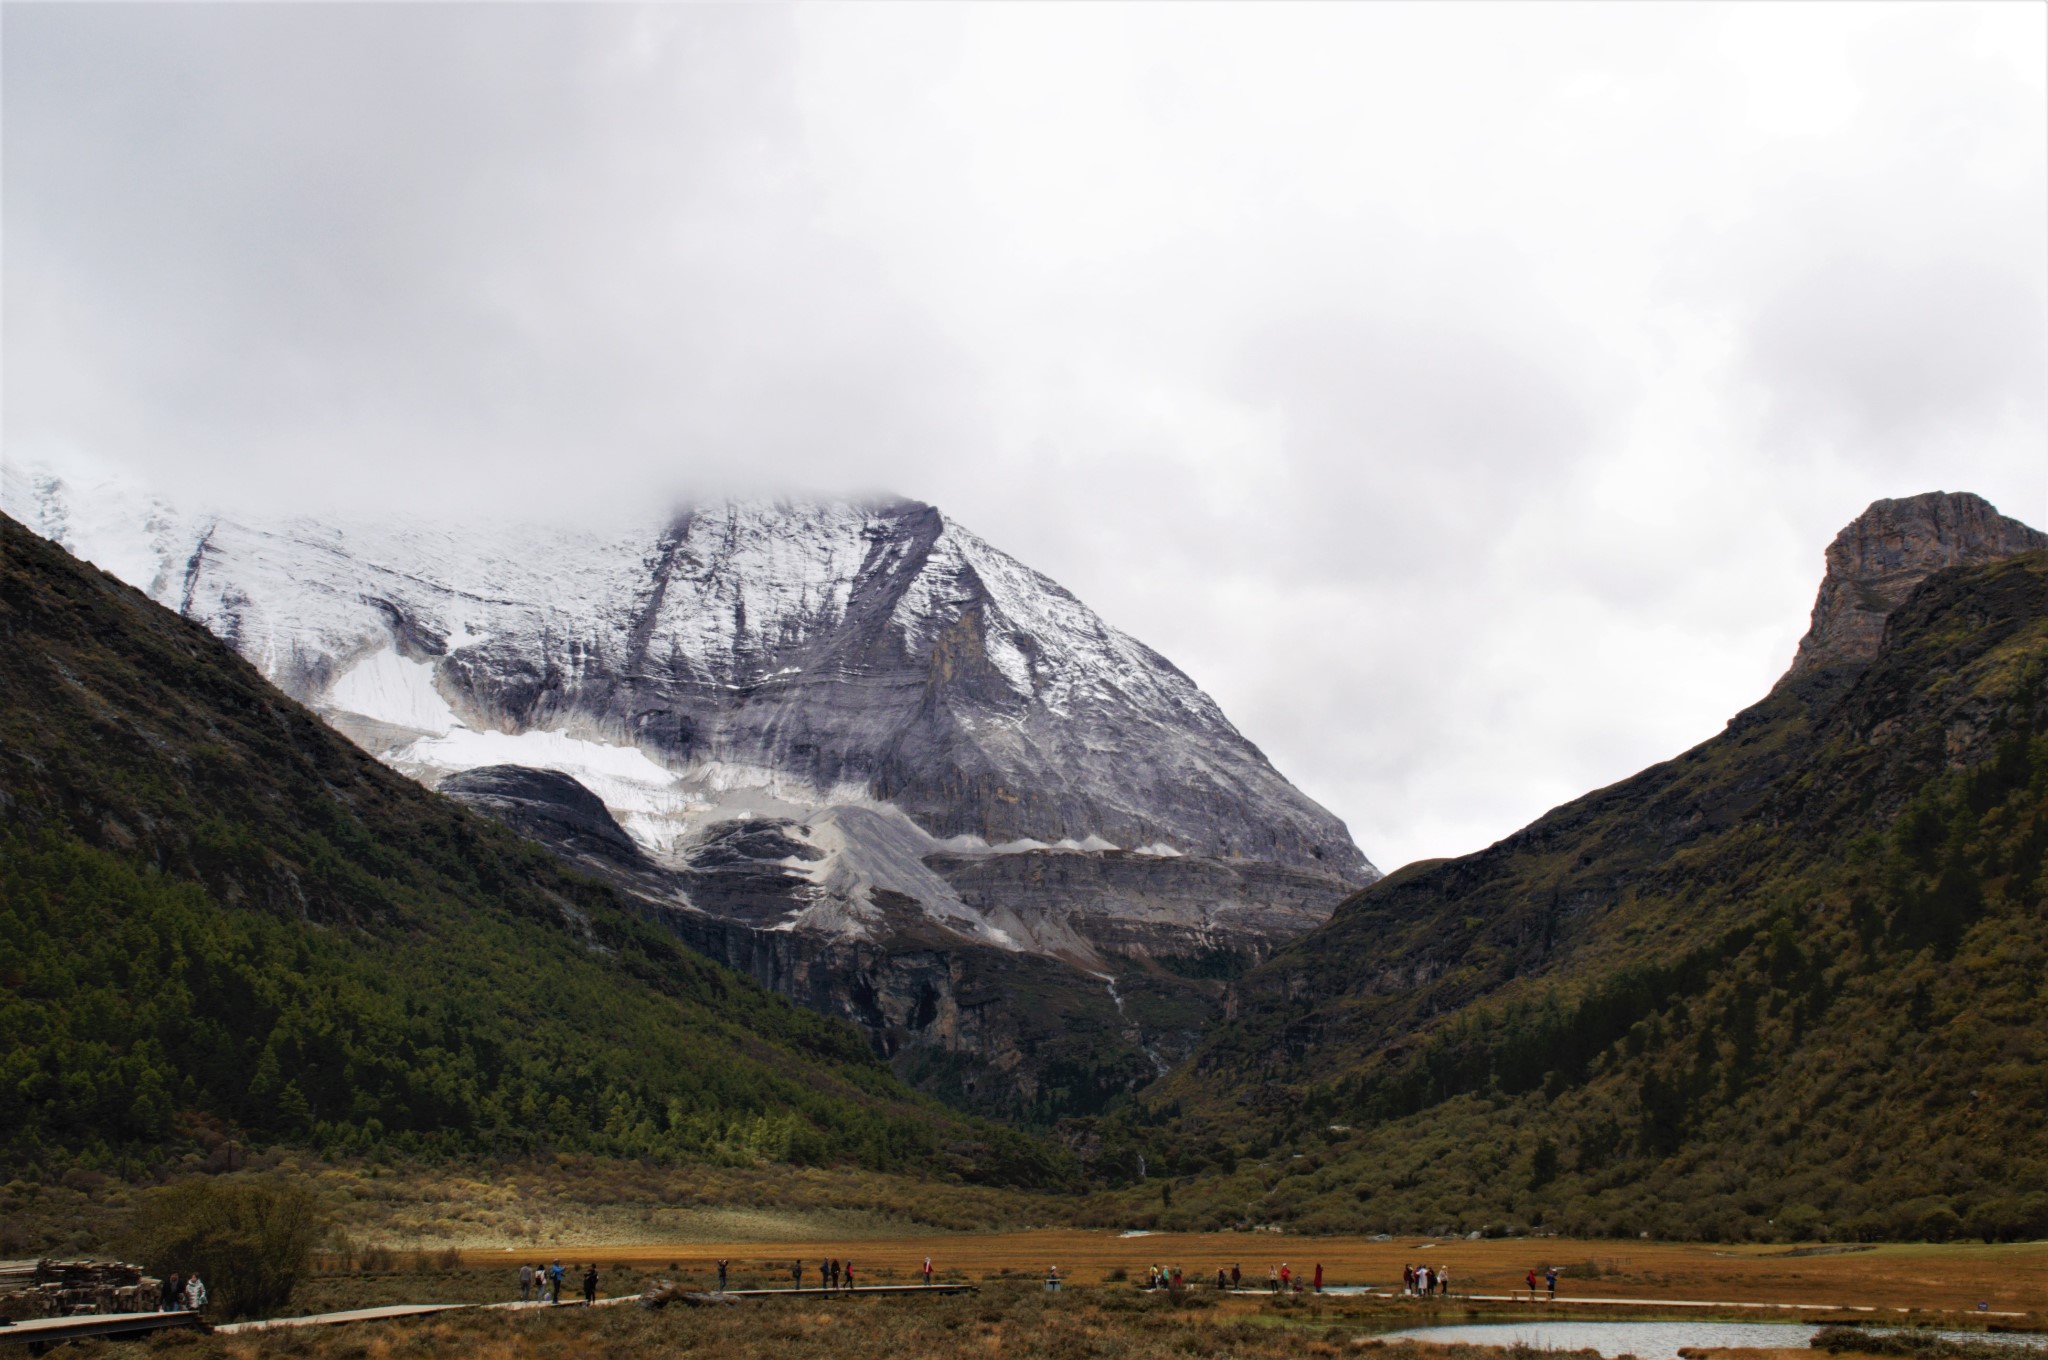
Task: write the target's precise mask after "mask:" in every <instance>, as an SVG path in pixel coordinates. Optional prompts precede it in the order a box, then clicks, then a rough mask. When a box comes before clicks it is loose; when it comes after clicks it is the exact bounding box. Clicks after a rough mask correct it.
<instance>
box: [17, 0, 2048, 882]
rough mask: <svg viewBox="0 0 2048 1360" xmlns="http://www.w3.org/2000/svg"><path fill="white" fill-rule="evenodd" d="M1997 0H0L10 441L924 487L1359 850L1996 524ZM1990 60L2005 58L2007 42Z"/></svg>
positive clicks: (1526, 812)
mask: <svg viewBox="0 0 2048 1360" xmlns="http://www.w3.org/2000/svg"><path fill="white" fill-rule="evenodd" d="M2044 22H2048V21H2044V16H2043V14H2042V12H2041V11H2040V10H2039V9H2038V7H2021V6H2006V5H1968V4H1951V5H1943V6H1924V7H1923V6H1896V5H1858V4H1842V5H1832V6H1675V5H1666V6H1633V7H1623V6H1592V7H1582V6H1557V7H1549V6H1537V5H1528V6H1472V5H1467V6H1441V7H1430V6H1323V5H1271V6H1257V7H1251V6H1240V7H1232V6H1182V7H1166V6H1096V7H1082V6H944V7H941V6H858V5H829V6H815V7H798V8H794V9H791V8H782V7H773V6H730V7H728V6H717V7H713V6H651V7H634V6H623V5H619V6H610V5H607V6H569V5H563V6H510V7H507V6H439V5H436V6H424V5H423V6H409V5H383V6H355V5H338V4H337V5H302V6H200V5H180V4H168V5H133V6H129V5H105V6H10V7H7V8H5V9H4V10H0V25H4V29H5V33H4V37H5V42H4V53H0V56H4V62H5V70H4V76H5V84H4V109H0V113H4V138H5V144H4V152H5V158H4V175H5V190H6V192H5V203H4V212H5V221H4V228H5V234H6V247H7V248H6V253H5V257H4V270H5V277H4V284H5V318H4V319H5V324H6V339H7V342H8V346H7V361H8V362H7V367H6V374H5V386H6V390H5V396H6V405H5V416H4V419H5V444H6V448H7V450H8V451H9V454H10V456H14V455H15V454H17V453H20V454H26V453H32V452H34V451H36V450H37V449H55V448H73V449H86V450H89V451H91V452H93V453H95V454H97V455H99V456H102V457H104V458H108V459H112V460H115V461H118V462H125V463H127V464H129V465H130V466H132V467H134V468H135V469H136V470H138V471H140V472H143V473H144V474H146V475H149V476H152V477H155V478H157V479H158V480H162V481H167V482H170V483H172V484H173V485H174V486H176V487H177V488H179V489H181V490H183V491H185V492H187V493H189V494H190V495H192V496H194V497H199V498H208V499H216V500H228V501H230V502H235V501H239V502H242V503H247V504H251V505H253V506H254V507H256V508H260V509H277V508H301V509H303V508H310V509H316V510H317V509H318V508H320V507H322V506H325V505H332V504H339V503H349V504H352V505H354V506H355V507H356V508H363V507H376V506H379V505H390V504H406V505H409V506H411V507H413V508H417V509H421V510H425V511H429V512H437V511H440V512H457V511H468V510H479V511H488V512H491V513H507V514H512V513H516V514H521V515H527V516H545V517H560V516H581V515H591V514H596V513H599V512H600V511H615V510H616V509H617V508H618V507H621V506H626V507H640V506H644V505H646V504H649V503H651V502H658V501H659V500H661V499H662V498H663V497H668V496H673V495H677V494H689V493H697V494H702V493H704V492H715V491H719V490H724V489H731V488H759V487H762V486H790V487H800V488H807V489H812V490H817V491H825V492H838V491H847V492H869V491H874V490H879V489H888V490H893V491H896V492H899V493H901V494H906V495H911V496H916V497H920V498H922V499H926V500H931V501H934V502H936V503H938V504H940V505H941V506H943V507H944V508H945V509H946V510H947V511H948V512H949V513H951V514H953V515H954V516H956V517H957V518H958V519H960V520H961V521H962V522H963V523H965V524H967V525H968V526H969V527H971V528H973V529H974V530H976V531H977V532H979V533H981V534H983V535H985V536H986V537H988V538H989V539H991V540H992V541H993V542H995V543H997V544H999V545H1001V546H1002V547H1004V548H1006V549H1007V550H1009V551H1011V552H1013V553H1015V554H1016V555H1018V556H1019V557H1021V558H1023V559H1024V560H1026V561H1028V562H1030V563H1032V564H1033V565H1034V566H1036V567H1038V568H1040V569H1041V570H1044V571H1046V572H1048V573H1049V574H1051V575H1052V576H1054V577H1055V578H1057V579H1059V580H1061V581H1062V582H1063V583H1064V584H1066V585H1067V586H1069V587H1070V588H1072V589H1073V590H1075V591H1076V592H1077V593H1078V594H1080V595H1081V596H1082V597H1083V598H1085V599H1087V600H1089V601H1090V602H1091V603H1092V604H1094V605H1095V606H1096V607H1097V608H1098V609H1100V610H1101V611H1102V612H1103V613H1104V614H1105V615H1106V616H1108V617H1109V618H1110V619H1111V620H1112V621H1114V622H1116V623H1117V624H1119V625H1121V626H1123V627H1125V628H1127V629H1129V630H1130V631H1132V632H1134V633H1136V634H1137V635H1138V636H1140V637H1142V638H1144V639H1145V640H1146V641H1147V642H1148V643H1150V644H1152V645H1154V646H1155V647H1157V648H1158V649H1159V650H1161V651H1162V652H1164V653H1165V654H1166V655H1168V656H1169V657H1171V658H1173V659H1174V660H1175V661H1176V662H1177V663H1178V664H1180V665H1182V666H1183V667H1184V668H1185V669H1186V670H1188V671H1189V673H1190V674H1192V675H1193V676H1194V677H1195V678H1196V679H1197V680H1198V681H1200V682H1201V683H1203V684H1204V685H1205V686H1206V687H1208V688H1209V689H1210V690H1211V692H1212V693H1213V694H1215V695H1216V697H1217V698H1218V700H1219V701H1220V702H1221V703H1222V705H1223V707H1224V709H1225V711H1226V712H1227V713H1229V714H1230V715H1231V717H1232V718H1233V720H1234V721H1236V722H1237V723H1238V725H1239V726H1240V727H1241V728H1242V729H1243V730H1244V731H1245V732H1246V733H1247V735H1249V736H1251V737H1252V738H1253V739H1254V740H1255V741H1258V742H1259V743H1261V745H1263V746H1264V747H1265V748H1266V749H1267V751H1268V753H1269V754H1270V755H1271V756H1272V757H1273V758H1274V760H1275V763H1276V764H1277V765H1278V766H1279V767H1280V768H1281V769H1282V770H1283V771H1284V772H1285V773H1287V774H1288V775H1289V776H1290V777H1291V778H1293V779H1295V780H1296V782H1297V783H1299V784H1300V785H1301V786H1302V787H1303V788H1304V789H1305V790H1306V791H1308V792H1309V793H1310V794H1311V795H1312V796H1315V797H1317V798H1319V799H1321V800H1322V801H1324V802H1325V803H1326V804H1328V805H1329V806H1331V807H1332V808H1333V809H1334V810H1336V811H1337V812H1338V813H1339V814H1340V815H1342V816H1344V817H1346V818H1347V820H1348V821H1349V822H1350V823H1351V825H1352V827H1353V829H1354V831H1355V833H1356V834H1357V837H1358V839H1359V841H1360V843H1361V845H1362V846H1363V847H1364V848H1365V849H1366V850H1367V852H1368V853H1370V854H1372V855H1373V856H1374V857H1375V858H1376V859H1378V860H1379V861H1380V862H1382V863H1383V864H1386V865H1389V866H1391V865H1393V864H1397V863H1400V862H1401V861H1403V860H1405V859H1407V858H1410V857H1413V856H1419V855H1424V854H1444V853H1457V852H1462V851H1465V850H1470V849H1473V848H1476V847H1477V846H1479V845H1483V844H1485V843H1487V842H1488V841H1491V840H1493V839H1495V838H1497V837H1498V836H1501V835H1504V834H1506V833H1507V832H1509V831H1511V830H1513V829H1514V828H1515V827H1516V826H1518V825H1520V824H1521V823H1523V822H1526V821H1527V820H1529V819H1530V818H1531V817H1533V816H1535V815H1537V814H1538V813H1540V812H1541V811H1543V810H1544V808H1546V807H1547V806H1549V805H1550V804H1552V803H1554V802H1556V801H1558V800H1559V799H1562V798H1564V797H1568V796H1571V795H1573V794H1575V793H1578V792H1581V791H1583V790H1585V789H1587V788H1590V787H1593V786H1597V785H1601V784H1605V783H1608V782H1611V781H1612V780H1614V779H1616V778H1619V777H1621V776H1623V775H1626V774H1628V773H1629V772H1631V771H1632V770H1634V769H1636V768H1639V767H1640V766H1641V765H1643V764H1646V763H1648V762H1650V761H1652V760H1655V759H1659V758H1662V757H1665V756H1668V755H1671V754H1674V753H1675V752H1677V751H1678V750H1680V749H1682V748H1683V747H1685V746H1687V745H1689V744H1691V743H1692V742H1694V741H1697V740H1699V739H1701V738H1703V737H1705V736H1707V735H1710V734H1711V733H1712V732H1713V731H1715V730H1716V729H1717V728H1718V727H1719V725H1720V724H1721V722H1722V721H1723V720H1725V718H1726V717H1727V716H1729V715H1730V714H1731V713H1732V712H1733V711H1735V710H1736V709H1737V708H1739V707H1741V706H1742V705H1743V704H1745V703H1747V702H1749V701H1750V700H1752V699H1754V698H1755V697H1757V696H1759V695H1760V694H1761V693H1762V692H1763V691H1764V690H1765V689H1766V688H1768V686H1769V684H1770V682H1771V680H1772V679H1773V678H1774V677H1775V676H1776V674H1777V673H1778V672H1779V671H1780V670H1781V669H1782V668H1783V666H1784V665H1785V664H1786V663H1787V662H1788V661H1789V659H1790V656H1791V650H1792V645H1793V642H1794V640H1795V639H1796V638H1797V636H1798V635H1799V633H1800V632H1801V631H1802V630H1803V628H1804V627H1805V622H1806V610H1807V607H1808V606H1809V604H1810V602H1811V598H1812V592H1813V590H1814V587H1815V585H1816V583H1817V581H1818V576H1819V572H1820V567H1821V561H1820V553H1821V549H1822V548H1823V547H1824V545H1825V544H1826V542H1827V541H1828V539H1829V538H1830V537H1831V536H1832V535H1833V533H1834V532H1835V530H1836V529H1837V528H1839V527H1840V525H1841V524H1842V523H1844V522H1845V521H1846V520H1848V519H1849V518H1850V517H1851V516H1853V515H1854V514H1855V513H1856V512H1857V511H1859V510H1860V509H1861V508H1862V507H1863V505H1864V504H1866V503H1867V502H1868V501H1870V500H1871V499H1874V498H1876V497H1878V496H1888V495H1902V494H1911V493H1913V492H1917V491H1921V490H1926V489H1930V488H1933V487H1936V486H1941V487H1949V488H1959V487H1968V488H1970V489H1974V490H1977V491H1980V492H1981V493H1983V494H1985V495H1987V496H1989V497H1990V498H1991V499H1993V500H1994V501H1996V502H1998V503H2000V504H2001V506H2002V507H2003V508H2004V509H2006V510H2007V511H2008V512H2010V513H2015V514H2018V515H2020V516H2022V517H2023V518H2030V519H2032V520H2033V521H2034V522H2036V523H2040V522H2043V521H2044V520H2048V485H2044V482H2048V471H2044V468H2043V464H2042V460H2041V458H2040V449H2041V447H2042V444H2043V441H2044V439H2048V379H2044V376H2043V375H2044V372H2048V366H2044V364H2043V362H2042V360H2043V358H2044V357H2048V355H2044V349H2048V341H2044V338H2043V326H2042V317H2043V312H2044V297H2048V274H2044V262H2043V259H2042V256H2041V252H2040V250H2039V242H2040V240H2041V239H2042V238H2043V235H2044V233H2048V185H2044V179H2043V171H2042V166H2043V164H2044V163H2048V147H2044V144H2043V142H2044V136H2048V134H2044V132H2043V128H2044V126H2048V116H2044V114H2048V97H2044V93H2043V79H2042V73H2041V71H2040V70H2039V69H2038V67H2039V63H2038V59H2037V58H2038V53H2039V52H2040V51H2041V49H2042V44H2043V41H2044V36H2048V35H2044V31H2043V30H2044ZM2015 54H2018V55H2015Z"/></svg>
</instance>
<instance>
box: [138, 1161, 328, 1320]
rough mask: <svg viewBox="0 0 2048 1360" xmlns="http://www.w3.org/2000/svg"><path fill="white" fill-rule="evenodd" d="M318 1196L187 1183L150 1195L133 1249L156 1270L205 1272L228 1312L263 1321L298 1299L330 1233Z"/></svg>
mask: <svg viewBox="0 0 2048 1360" xmlns="http://www.w3.org/2000/svg"><path fill="white" fill-rule="evenodd" d="M324 1226H325V1225H324V1224H323V1222H322V1215H321V1212H320V1206H319V1203H318V1201H316V1200H315V1199H314V1198H313V1195H312V1193H311V1192H310V1191H308V1190H306V1189H304V1188H303V1187H301V1186H296V1185H292V1184H290V1183H288V1182H285V1181H282V1180H274V1179H237V1180H212V1179H198V1180H189V1181H184V1182H181V1183H179V1184H177V1185H173V1186H168V1187H166V1188H164V1189H161V1190H153V1191H151V1192H149V1193H148V1194H147V1195H145V1196H144V1197H143V1199H142V1203H141V1205H140V1206H139V1207H138V1208H137V1210H136V1214H135V1221H134V1226H133V1230H132V1236H133V1244H132V1245H133V1251H134V1254H135V1255H136V1256H137V1257H138V1258H139V1259H140V1260H141V1262H142V1264H143V1265H144V1266H146V1267H147V1268H148V1269H149V1270H150V1271H151V1272H153V1273H155V1274H158V1275H163V1274H167V1273H168V1272H170V1271H173V1270H175V1271H178V1272H179V1273H181V1274H191V1273H193V1272H195V1271H196V1272H197V1273H198V1275H199V1277H200V1278H201V1279H202V1280H204V1281H205V1282H206V1287H207V1289H208V1291H209V1292H210V1294H211V1296H212V1298H211V1302H212V1303H214V1304H215V1305H217V1306H218V1309H219V1311H220V1312H222V1313H224V1314H225V1315H227V1316H229V1317H260V1316H265V1315H267V1314H270V1313H273V1312H275V1311H277V1310H278V1309H280V1308H282V1307H284V1305H285V1304H286V1303H287V1302H288V1301H289V1300H290V1299H291V1295H292V1289H293V1288H294V1287H295V1286H296V1285H297V1284H298V1282H299V1278H300V1277H301V1276H302V1275H304V1274H305V1273H306V1271H307V1269H308V1267H309V1266H310V1265H311V1263H312V1257H313V1248H314V1247H315V1246H316V1245H317V1244H318V1243H319V1241H320V1238H321V1235H322V1233H323V1231H324Z"/></svg>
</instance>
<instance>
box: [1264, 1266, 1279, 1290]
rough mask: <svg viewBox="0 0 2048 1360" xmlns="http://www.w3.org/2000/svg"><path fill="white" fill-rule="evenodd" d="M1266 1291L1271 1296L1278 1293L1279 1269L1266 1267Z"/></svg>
mask: <svg viewBox="0 0 2048 1360" xmlns="http://www.w3.org/2000/svg"><path fill="white" fill-rule="evenodd" d="M1266 1291H1267V1292H1268V1293H1272V1294H1277V1293H1279V1292H1280V1267H1278V1266H1267V1267H1266Z"/></svg>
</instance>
